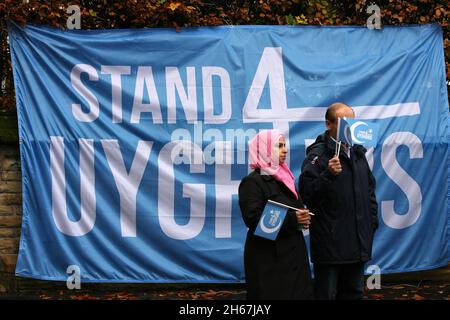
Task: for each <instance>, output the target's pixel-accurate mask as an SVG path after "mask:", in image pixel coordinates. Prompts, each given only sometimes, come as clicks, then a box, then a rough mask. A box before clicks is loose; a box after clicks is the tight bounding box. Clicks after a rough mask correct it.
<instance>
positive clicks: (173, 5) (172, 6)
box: [169, 2, 181, 11]
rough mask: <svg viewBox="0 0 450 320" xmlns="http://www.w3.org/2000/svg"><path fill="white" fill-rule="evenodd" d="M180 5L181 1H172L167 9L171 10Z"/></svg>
mask: <svg viewBox="0 0 450 320" xmlns="http://www.w3.org/2000/svg"><path fill="white" fill-rule="evenodd" d="M180 5H181V3H179V2H172V3H171V4H170V5H169V9H170V10H172V11H175V10H176V9H177V8H178V7H179V6H180Z"/></svg>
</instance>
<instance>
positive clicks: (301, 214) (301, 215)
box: [295, 209, 311, 229]
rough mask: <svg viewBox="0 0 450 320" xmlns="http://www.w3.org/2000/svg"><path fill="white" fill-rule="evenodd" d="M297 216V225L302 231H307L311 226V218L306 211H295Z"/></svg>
mask: <svg viewBox="0 0 450 320" xmlns="http://www.w3.org/2000/svg"><path fill="white" fill-rule="evenodd" d="M295 215H296V216H297V223H298V224H301V225H302V226H303V229H308V228H309V225H310V224H311V216H310V215H309V210H308V209H300V210H297V211H295Z"/></svg>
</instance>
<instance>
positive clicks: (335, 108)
mask: <svg viewBox="0 0 450 320" xmlns="http://www.w3.org/2000/svg"><path fill="white" fill-rule="evenodd" d="M343 117H346V118H354V117H355V112H354V111H353V109H352V107H350V106H349V105H347V104H345V103H343V102H335V103H333V104H332V105H330V106H329V107H328V109H327V112H326V113H325V124H326V126H327V129H328V131H329V133H330V135H331V136H332V137H333V138H336V134H337V122H338V121H337V119H338V118H343Z"/></svg>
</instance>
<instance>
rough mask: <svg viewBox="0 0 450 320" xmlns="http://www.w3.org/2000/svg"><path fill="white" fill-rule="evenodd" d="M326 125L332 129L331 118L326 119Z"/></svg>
mask: <svg viewBox="0 0 450 320" xmlns="http://www.w3.org/2000/svg"><path fill="white" fill-rule="evenodd" d="M325 125H326V126H327V129H328V130H329V129H331V122H330V120H325Z"/></svg>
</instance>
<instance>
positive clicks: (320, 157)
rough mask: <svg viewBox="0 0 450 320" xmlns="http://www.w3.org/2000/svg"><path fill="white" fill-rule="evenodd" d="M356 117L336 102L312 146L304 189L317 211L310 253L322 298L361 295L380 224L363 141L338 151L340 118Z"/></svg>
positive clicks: (303, 177)
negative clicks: (374, 239) (366, 264)
mask: <svg viewBox="0 0 450 320" xmlns="http://www.w3.org/2000/svg"><path fill="white" fill-rule="evenodd" d="M340 117H347V118H354V112H353V109H352V108H351V107H349V106H348V105H346V104H343V103H334V104H332V105H331V106H330V107H329V108H328V109H327V112H326V115H325V123H326V126H327V129H328V130H327V131H325V133H323V134H321V135H320V136H318V137H317V139H316V141H315V142H314V143H313V144H312V145H311V146H310V147H308V149H307V156H306V159H305V161H304V162H303V165H302V173H301V175H300V179H299V192H300V195H301V196H302V198H303V201H304V202H305V204H306V205H307V207H308V208H309V209H310V210H311V211H312V212H314V213H315V214H316V215H315V216H314V217H313V218H312V220H311V227H310V240H311V256H312V262H313V263H314V275H315V296H316V298H317V299H321V300H328V299H361V298H362V297H363V287H364V264H365V263H366V262H367V261H369V260H370V259H371V258H372V242H373V235H374V232H375V230H376V229H377V227H378V216H377V209H378V206H377V201H376V197H375V179H374V177H373V175H372V172H371V170H370V168H369V165H368V163H367V159H366V157H365V152H366V149H365V148H364V147H363V146H361V145H357V144H356V145H354V146H346V145H342V147H341V151H340V153H339V156H337V155H336V151H335V150H336V144H337V141H336V134H337V124H338V118H340Z"/></svg>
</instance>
